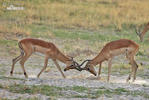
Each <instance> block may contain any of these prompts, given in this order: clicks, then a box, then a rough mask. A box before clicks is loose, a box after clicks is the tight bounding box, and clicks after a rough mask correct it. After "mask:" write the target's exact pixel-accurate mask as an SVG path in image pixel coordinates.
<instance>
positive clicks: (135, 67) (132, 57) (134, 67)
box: [126, 53, 138, 82]
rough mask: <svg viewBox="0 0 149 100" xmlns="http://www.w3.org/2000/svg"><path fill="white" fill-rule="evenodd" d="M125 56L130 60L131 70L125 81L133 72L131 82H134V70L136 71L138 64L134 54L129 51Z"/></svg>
mask: <svg viewBox="0 0 149 100" xmlns="http://www.w3.org/2000/svg"><path fill="white" fill-rule="evenodd" d="M126 57H127V58H128V60H129V61H130V64H131V72H130V74H129V76H128V78H127V80H126V82H128V81H129V80H130V79H131V76H132V74H133V80H132V82H134V81H135V79H136V72H137V69H138V65H137V63H136V61H135V60H134V54H131V53H130V54H129V55H127V56H126Z"/></svg>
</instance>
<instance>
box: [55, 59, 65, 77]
mask: <svg viewBox="0 0 149 100" xmlns="http://www.w3.org/2000/svg"><path fill="white" fill-rule="evenodd" d="M53 61H54V63H55V65H56V67H57V68H58V70H59V71H60V72H61V74H62V76H63V78H66V77H65V75H64V73H63V72H62V70H61V68H60V66H59V64H58V62H57V61H56V60H54V59H53Z"/></svg>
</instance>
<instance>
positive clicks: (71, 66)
mask: <svg viewBox="0 0 149 100" xmlns="http://www.w3.org/2000/svg"><path fill="white" fill-rule="evenodd" d="M69 62H70V63H69V64H68V65H67V66H66V68H65V69H64V71H67V70H69V69H76V70H78V71H82V70H81V67H80V65H79V64H78V63H77V62H76V61H74V60H73V58H72V57H71V59H70V60H69Z"/></svg>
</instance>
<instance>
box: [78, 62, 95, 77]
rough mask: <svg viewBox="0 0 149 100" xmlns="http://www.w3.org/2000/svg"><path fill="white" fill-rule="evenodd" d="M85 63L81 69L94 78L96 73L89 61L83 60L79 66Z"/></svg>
mask: <svg viewBox="0 0 149 100" xmlns="http://www.w3.org/2000/svg"><path fill="white" fill-rule="evenodd" d="M85 62H87V64H86V65H85V67H84V68H81V69H82V70H86V71H88V72H90V73H92V74H93V75H95V76H96V71H95V69H94V65H93V64H91V60H85V61H84V62H83V63H82V64H81V65H80V66H82V65H83V64H84V63H85Z"/></svg>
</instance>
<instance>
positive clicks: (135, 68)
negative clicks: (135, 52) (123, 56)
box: [132, 60, 138, 82]
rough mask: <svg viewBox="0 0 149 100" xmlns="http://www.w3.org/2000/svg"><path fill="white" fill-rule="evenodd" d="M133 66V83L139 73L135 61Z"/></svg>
mask: <svg viewBox="0 0 149 100" xmlns="http://www.w3.org/2000/svg"><path fill="white" fill-rule="evenodd" d="M133 66H134V73H133V80H132V82H134V81H135V80H136V72H137V69H138V65H137V63H136V61H135V60H134V61H133Z"/></svg>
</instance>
